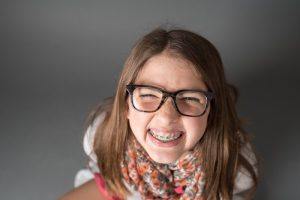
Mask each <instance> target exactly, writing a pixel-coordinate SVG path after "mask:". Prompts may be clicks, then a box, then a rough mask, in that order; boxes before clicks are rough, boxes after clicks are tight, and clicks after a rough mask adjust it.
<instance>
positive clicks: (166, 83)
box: [127, 53, 210, 163]
mask: <svg viewBox="0 0 300 200" xmlns="http://www.w3.org/2000/svg"><path fill="white" fill-rule="evenodd" d="M191 65H192V64H191V63H189V62H188V61H186V60H184V59H182V58H178V57H177V58H175V57H174V56H170V55H168V54H167V53H161V54H159V55H156V56H153V57H152V58H150V59H149V60H148V61H147V62H146V63H145V65H144V67H143V69H142V70H141V71H140V72H139V74H138V77H137V79H136V82H135V84H143V85H151V86H155V87H158V88H161V89H164V90H166V91H169V92H174V91H177V90H182V89H200V90H207V87H206V85H205V84H204V82H203V81H202V79H201V76H200V75H199V74H195V72H194V71H193V70H192V66H191ZM127 103H128V107H129V110H128V113H127V118H128V120H129V124H130V128H131V130H132V132H133V134H134V135H135V137H136V139H137V140H138V142H139V143H140V144H141V145H142V146H143V148H144V149H145V150H146V152H147V153H148V154H149V156H150V157H151V158H152V159H153V160H154V161H156V162H159V163H172V162H175V161H176V160H177V159H179V158H180V157H182V156H184V155H185V154H186V153H187V152H188V151H189V150H191V149H192V148H193V147H194V146H195V145H196V143H197V142H198V141H199V140H200V139H201V137H202V136H203V134H204V132H205V129H206V125H207V118H208V114H209V110H210V107H208V108H207V110H206V112H205V113H204V115H202V116H200V117H188V116H183V115H181V114H179V113H178V112H177V111H176V109H175V107H174V106H173V104H172V98H168V99H167V100H166V101H165V103H164V104H163V105H162V107H160V109H159V110H158V111H156V112H152V113H146V112H140V111H137V110H136V109H134V107H133V106H132V104H131V101H130V98H127ZM149 130H150V131H149ZM151 131H152V133H154V134H155V135H156V136H158V137H159V136H161V137H164V138H165V137H166V136H169V137H173V136H174V135H176V133H180V134H181V136H180V137H179V139H176V140H174V141H172V142H169V143H163V142H161V141H160V140H158V139H156V138H155V137H153V136H152V134H150V132H151Z"/></svg>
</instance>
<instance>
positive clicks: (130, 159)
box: [121, 138, 205, 200]
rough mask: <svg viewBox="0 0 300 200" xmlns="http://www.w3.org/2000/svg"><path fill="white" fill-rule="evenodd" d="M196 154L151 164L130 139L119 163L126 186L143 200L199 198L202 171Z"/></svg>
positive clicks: (202, 184) (138, 145)
mask: <svg viewBox="0 0 300 200" xmlns="http://www.w3.org/2000/svg"><path fill="white" fill-rule="evenodd" d="M201 160H202V159H201V155H200V153H199V151H196V150H194V151H191V152H188V154H187V155H186V156H185V157H183V158H182V159H180V160H178V161H176V162H174V163H171V164H160V163H157V162H155V161H153V160H152V159H151V158H150V157H149V155H148V154H147V153H146V151H145V150H144V148H143V147H142V146H141V145H140V144H139V143H138V141H137V140H136V139H135V138H133V142H131V143H129V145H128V146H127V150H126V152H125V158H124V160H123V162H122V163H121V168H122V173H123V177H124V180H125V182H126V183H128V184H129V185H130V186H132V187H133V188H134V189H135V190H137V191H138V192H139V193H140V194H141V196H142V198H143V199H149V200H150V199H171V200H175V199H199V200H201V199H203V197H202V192H203V188H204V184H205V182H204V172H203V169H202V166H201Z"/></svg>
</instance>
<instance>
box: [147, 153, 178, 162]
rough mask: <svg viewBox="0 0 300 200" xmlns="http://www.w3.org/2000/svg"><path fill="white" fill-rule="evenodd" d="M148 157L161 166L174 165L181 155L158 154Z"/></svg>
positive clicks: (151, 154) (150, 154)
mask: <svg viewBox="0 0 300 200" xmlns="http://www.w3.org/2000/svg"><path fill="white" fill-rule="evenodd" d="M148 155H149V156H150V158H151V159H152V160H153V161H155V162H157V163H161V164H169V163H174V162H175V161H177V160H178V159H179V157H180V155H170V154H168V155H161V154H156V153H148Z"/></svg>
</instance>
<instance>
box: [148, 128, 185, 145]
mask: <svg viewBox="0 0 300 200" xmlns="http://www.w3.org/2000/svg"><path fill="white" fill-rule="evenodd" d="M149 133H150V134H151V135H152V136H153V137H155V138H156V139H158V140H161V141H163V142H170V141H173V140H176V139H178V138H179V137H180V136H181V134H180V133H178V134H176V135H175V136H173V137H172V136H170V135H167V136H161V135H156V134H155V133H153V131H151V130H149Z"/></svg>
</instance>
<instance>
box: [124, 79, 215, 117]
mask: <svg viewBox="0 0 300 200" xmlns="http://www.w3.org/2000/svg"><path fill="white" fill-rule="evenodd" d="M137 87H146V88H153V89H155V90H159V91H160V92H161V93H162V94H163V96H162V99H161V102H160V104H159V105H158V107H157V108H156V109H155V110H153V111H144V110H140V109H138V108H136V107H135V105H134V103H133V91H134V90H135V88H137ZM126 91H127V92H128V93H129V94H130V96H131V98H130V100H131V104H132V105H133V107H134V108H135V109H136V110H138V111H140V112H147V113H151V112H156V111H157V110H159V109H160V107H161V106H162V105H163V104H164V102H165V101H166V100H167V98H168V97H171V98H172V103H173V106H174V107H175V109H176V111H177V112H178V113H180V114H181V115H183V116H188V117H200V116H202V115H204V113H205V112H206V110H207V108H208V105H209V103H210V101H211V100H212V99H213V98H214V94H213V93H212V92H209V91H204V90H187V89H185V90H178V91H176V92H168V91H165V90H163V89H161V88H158V87H155V86H151V85H135V84H128V85H126ZM186 91H187V92H188V91H190V92H201V93H202V94H204V96H205V97H206V104H205V109H204V111H203V113H201V114H199V115H186V114H184V113H182V112H180V110H179V109H178V107H177V103H176V95H177V94H178V93H180V92H186Z"/></svg>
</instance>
